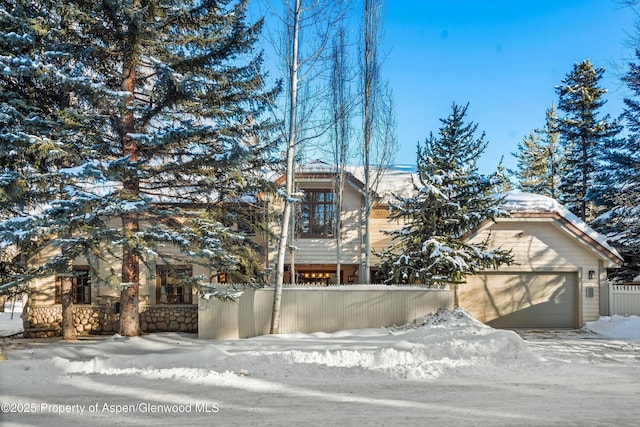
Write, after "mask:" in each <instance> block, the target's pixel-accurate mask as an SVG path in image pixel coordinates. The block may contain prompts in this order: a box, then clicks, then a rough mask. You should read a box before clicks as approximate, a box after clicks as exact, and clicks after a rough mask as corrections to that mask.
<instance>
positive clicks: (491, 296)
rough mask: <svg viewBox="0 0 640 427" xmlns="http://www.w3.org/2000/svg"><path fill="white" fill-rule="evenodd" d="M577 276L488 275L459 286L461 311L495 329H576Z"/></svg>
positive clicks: (533, 274)
mask: <svg viewBox="0 0 640 427" xmlns="http://www.w3.org/2000/svg"><path fill="white" fill-rule="evenodd" d="M577 284H578V275H577V273H488V274H481V275H477V276H473V277H468V278H467V283H466V284H462V285H459V286H458V301H459V305H460V307H463V308H464V309H466V310H467V311H469V312H470V313H471V314H472V315H473V316H474V317H475V318H476V319H478V320H480V321H481V322H484V323H487V324H488V325H490V326H493V327H495V328H574V327H576V324H577V300H576V296H577V291H576V288H577Z"/></svg>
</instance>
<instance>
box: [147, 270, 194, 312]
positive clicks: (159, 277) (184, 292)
mask: <svg viewBox="0 0 640 427" xmlns="http://www.w3.org/2000/svg"><path fill="white" fill-rule="evenodd" d="M170 272H176V273H178V274H186V275H187V276H188V277H192V276H193V268H192V266H191V265H189V264H158V265H156V304H158V305H185V304H193V293H192V289H191V286H189V285H186V284H181V285H180V284H178V285H176V284H171V283H167V279H168V278H169V277H170V276H168V273H170ZM163 288H164V293H163ZM163 296H165V297H166V299H165V301H163V299H162V297H163Z"/></svg>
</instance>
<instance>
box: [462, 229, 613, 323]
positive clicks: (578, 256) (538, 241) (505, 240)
mask: <svg viewBox="0 0 640 427" xmlns="http://www.w3.org/2000/svg"><path fill="white" fill-rule="evenodd" d="M487 236H489V246H490V247H491V248H502V249H512V250H513V255H514V261H515V263H514V265H511V266H501V267H500V268H499V271H501V272H518V271H540V272H543V271H544V272H553V271H556V272H577V273H578V280H579V286H578V292H579V295H581V297H580V298H581V300H580V301H581V312H582V316H581V318H582V320H583V321H585V322H586V321H592V320H596V319H598V317H599V315H600V304H599V301H600V299H599V298H600V296H599V292H600V283H603V282H604V281H605V279H606V271H605V270H604V268H603V267H602V262H601V260H600V259H599V258H598V257H597V256H596V255H595V254H594V253H593V252H592V251H590V250H588V249H587V247H586V246H584V245H581V244H580V243H579V242H578V240H577V239H576V238H574V237H573V236H570V235H569V234H567V233H566V232H565V231H563V230H562V229H561V227H560V226H559V225H558V224H557V223H556V222H555V221H553V220H551V219H522V218H517V219H515V218H514V219H499V220H498V222H497V223H496V224H493V225H491V226H490V227H489V228H488V229H486V230H484V231H482V232H481V233H479V234H478V235H476V236H474V237H473V238H472V239H470V240H471V241H472V242H480V241H482V240H483V239H485V238H487ZM589 271H594V273H595V274H594V277H593V278H592V279H590V278H589V273H588V272H589ZM586 288H593V297H587V296H586V294H587V292H586Z"/></svg>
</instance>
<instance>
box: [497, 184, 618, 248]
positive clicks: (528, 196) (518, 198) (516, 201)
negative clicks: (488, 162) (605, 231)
mask: <svg viewBox="0 0 640 427" xmlns="http://www.w3.org/2000/svg"><path fill="white" fill-rule="evenodd" d="M500 197H503V201H502V204H501V206H500V207H501V208H502V209H504V210H506V211H508V212H509V213H511V214H512V215H517V214H544V213H553V214H558V215H559V216H560V217H562V218H564V220H566V221H567V222H568V223H569V224H571V225H572V226H573V227H575V228H576V229H577V230H578V231H580V232H581V233H584V235H586V236H588V237H590V238H591V239H593V240H594V241H595V242H596V243H597V244H599V245H600V246H602V247H603V248H604V249H606V250H607V251H609V252H610V253H611V254H612V255H614V256H615V257H617V258H618V259H619V260H620V261H622V256H620V254H619V253H618V251H617V250H616V249H615V248H613V247H612V246H611V245H609V243H608V242H607V239H606V237H605V236H604V235H602V234H600V233H598V232H597V231H595V230H594V229H593V228H591V227H590V226H589V225H588V224H587V223H586V222H584V221H583V220H581V219H580V218H578V217H577V216H576V215H574V214H573V213H572V212H571V211H570V210H569V209H567V208H566V207H564V206H563V205H562V204H560V203H559V202H558V201H557V200H555V199H553V198H551V197H548V196H543V195H541V194H533V193H527V192H524V191H519V190H511V191H507V192H506V193H504V194H502V195H500Z"/></svg>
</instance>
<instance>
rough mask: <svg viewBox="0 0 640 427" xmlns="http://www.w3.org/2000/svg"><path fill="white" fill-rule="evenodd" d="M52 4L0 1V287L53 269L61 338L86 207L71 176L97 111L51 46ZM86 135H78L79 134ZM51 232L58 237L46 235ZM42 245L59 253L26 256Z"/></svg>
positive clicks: (80, 166) (56, 25) (68, 321)
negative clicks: (77, 97)
mask: <svg viewBox="0 0 640 427" xmlns="http://www.w3.org/2000/svg"><path fill="white" fill-rule="evenodd" d="M57 6H58V4H56V2H54V1H49V2H28V1H10V2H2V9H1V12H0V24H1V25H0V68H1V69H2V73H0V88H1V90H0V116H2V120H0V147H1V149H0V167H1V171H0V201H1V202H2V203H0V206H1V208H0V249H2V252H3V253H10V254H12V255H11V256H10V257H8V258H6V259H3V260H2V261H3V263H4V264H5V267H4V268H3V270H4V272H5V274H3V276H4V277H3V283H2V284H1V288H0V292H8V293H10V292H16V290H23V289H24V284H25V283H26V282H27V281H28V280H30V279H31V278H33V277H36V276H41V275H44V274H52V273H55V274H57V275H58V276H60V277H61V278H62V280H61V288H62V292H61V299H62V315H63V323H62V329H63V337H64V338H65V339H75V332H76V331H75V326H74V325H73V311H72V310H73V307H72V304H71V291H72V289H71V279H72V276H73V270H72V269H71V260H72V258H74V257H75V256H77V255H78V254H79V252H80V249H81V248H82V247H83V245H82V244H81V243H80V241H77V240H76V241H73V240H71V239H69V238H68V236H70V235H71V234H72V233H73V230H74V227H75V224H74V223H76V221H74V218H77V216H74V215H69V214H70V211H69V207H70V205H71V204H73V205H75V206H74V211H75V212H76V213H80V212H84V213H86V212H88V211H89V210H90V208H89V210H88V208H87V207H86V206H84V201H85V199H84V198H82V197H80V195H79V194H78V193H79V192H78V188H79V184H80V183H78V182H77V181H76V178H77V176H78V174H79V172H80V171H89V170H92V169H95V168H94V167H92V166H91V163H90V156H89V157H88V156H87V154H88V153H89V152H90V150H91V148H90V147H91V145H92V143H93V142H95V140H93V139H92V138H91V136H90V135H91V133H92V132H91V131H90V130H91V129H92V128H93V127H94V126H95V124H96V121H95V116H92V115H91V114H87V112H86V111H83V107H82V106H81V105H78V104H77V103H74V102H73V99H72V97H71V94H72V93H78V94H79V93H83V92H85V91H87V90H89V87H88V82H87V80H86V78H84V77H83V76H81V75H80V76H74V64H73V63H72V62H71V61H70V60H69V58H68V57H65V56H64V55H63V54H61V52H59V51H57V50H55V49H54V48H53V46H54V43H53V40H54V39H55V38H56V37H59V36H60V35H61V33H62V31H64V24H65V22H64V20H63V17H62V16H61V15H60V14H59V13H56V10H57V9H56V8H57ZM83 132H84V133H85V134H86V135H84V136H81V134H82V133H83ZM52 236H59V237H60V238H58V239H56V240H55V241H53V242H51V240H50V239H51V237H52ZM47 244H51V245H53V246H57V247H58V248H59V254H58V255H56V256H53V257H51V258H50V259H49V260H48V262H46V263H45V264H44V265H31V264H29V263H27V262H26V260H28V259H29V258H30V257H31V256H32V255H34V254H37V253H38V252H39V251H40V250H42V249H43V247H44V246H45V245H47Z"/></svg>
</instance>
